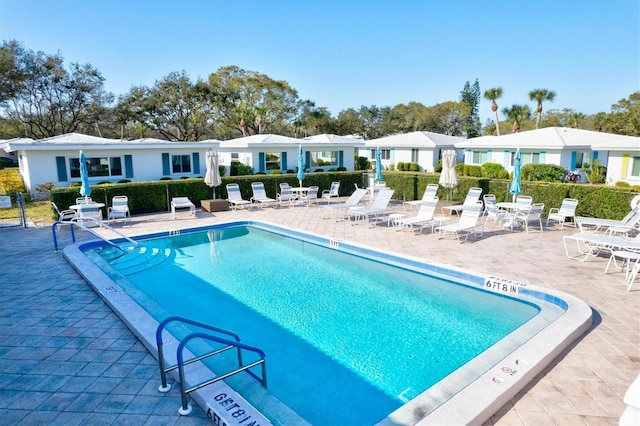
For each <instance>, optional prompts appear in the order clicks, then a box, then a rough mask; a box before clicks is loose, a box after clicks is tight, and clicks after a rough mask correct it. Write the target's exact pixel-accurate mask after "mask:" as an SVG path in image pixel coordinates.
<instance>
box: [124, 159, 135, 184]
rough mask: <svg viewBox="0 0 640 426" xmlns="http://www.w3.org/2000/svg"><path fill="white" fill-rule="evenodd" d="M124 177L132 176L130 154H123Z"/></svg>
mask: <svg viewBox="0 0 640 426" xmlns="http://www.w3.org/2000/svg"><path fill="white" fill-rule="evenodd" d="M124 177H125V178H127V179H131V178H133V157H132V156H131V155H130V154H126V155H125V156H124Z"/></svg>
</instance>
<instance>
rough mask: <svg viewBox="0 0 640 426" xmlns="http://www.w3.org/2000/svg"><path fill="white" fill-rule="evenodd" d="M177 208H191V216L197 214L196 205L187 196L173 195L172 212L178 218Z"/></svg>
mask: <svg viewBox="0 0 640 426" xmlns="http://www.w3.org/2000/svg"><path fill="white" fill-rule="evenodd" d="M176 209H189V214H190V215H191V216H194V217H195V215H196V206H195V205H194V204H193V203H192V202H191V200H189V198H187V197H173V198H172V199H171V214H172V215H173V218H174V219H175V218H176Z"/></svg>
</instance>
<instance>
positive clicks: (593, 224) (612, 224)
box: [576, 207, 640, 234]
mask: <svg viewBox="0 0 640 426" xmlns="http://www.w3.org/2000/svg"><path fill="white" fill-rule="evenodd" d="M576 223H577V224H578V228H580V231H582V232H598V231H604V232H615V233H619V234H628V233H629V231H631V230H632V229H635V228H637V227H639V226H640V207H636V208H635V209H632V210H631V211H630V212H629V213H627V215H626V216H625V217H624V218H623V219H622V220H613V219H600V218H595V217H582V216H576Z"/></svg>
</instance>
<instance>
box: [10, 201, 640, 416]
mask: <svg viewBox="0 0 640 426" xmlns="http://www.w3.org/2000/svg"><path fill="white" fill-rule="evenodd" d="M392 207H393V208H395V210H396V211H397V212H403V211H402V207H401V206H392ZM326 214H327V212H326V209H322V208H317V207H310V208H306V207H284V208H281V209H273V208H264V209H259V208H258V209H253V210H242V209H239V210H238V211H235V212H232V211H225V212H214V213H208V212H203V211H200V210H198V211H197V213H196V217H195V218H192V217H190V216H189V213H188V212H179V213H178V215H177V219H175V220H173V219H172V218H171V214H170V213H162V214H154V215H140V216H134V217H133V218H132V219H131V220H130V221H129V222H128V223H126V224H122V223H121V222H118V223H115V224H113V227H114V228H115V229H117V230H118V231H119V232H122V233H124V234H126V235H140V234H147V233H152V232H160V231H169V230H178V229H181V228H190V227H195V226H206V225H210V224H215V223H221V222H227V221H233V220H258V221H266V222H271V223H274V224H277V225H282V226H288V227H291V228H295V229H299V230H301V231H305V232H311V233H315V234H321V235H325V236H329V237H331V238H334V239H341V240H347V241H352V242H356V243H359V244H365V245H368V246H371V247H374V248H378V249H382V250H385V251H390V252H395V253H406V254H408V255H411V256H413V257H418V258H423V259H425V260H429V261H434V262H438V263H442V264H446V265H450V266H455V267H459V268H465V269H469V270H471V271H475V272H480V273H487V274H492V275H497V276H500V277H503V278H508V279H513V280H515V281H519V282H524V283H528V284H535V285H538V286H542V287H548V288H552V289H555V290H559V291H563V292H565V293H568V294H571V295H573V296H575V297H577V298H579V299H581V300H583V301H584V302H586V303H588V304H589V305H590V306H591V307H592V309H593V311H594V312H593V314H594V325H593V326H592V328H591V329H590V330H589V332H588V333H586V334H585V335H584V336H583V337H582V338H581V339H579V340H578V341H577V342H575V343H574V344H573V345H571V346H570V348H569V349H567V350H565V351H564V352H563V353H562V355H561V356H559V357H558V358H557V359H555V360H554V361H553V362H552V363H551V365H549V366H548V367H546V368H545V369H544V371H543V373H541V374H539V375H538V376H537V377H536V378H535V379H534V380H533V381H532V382H531V383H530V384H529V385H528V386H526V387H525V389H524V390H523V391H521V392H520V393H519V394H518V395H517V396H516V397H515V398H513V399H512V400H511V401H510V402H509V403H507V404H506V405H504V406H503V407H502V408H501V409H500V410H498V412H497V413H495V414H494V415H493V416H492V417H491V419H489V420H488V421H487V422H486V423H485V424H487V425H492V424H495V425H540V424H545V425H546V424H557V425H566V424H571V425H579V424H585V425H601V424H611V425H614V424H618V420H619V417H620V415H621V413H622V411H623V410H624V407H625V406H624V403H623V401H622V398H623V396H624V393H625V392H626V390H627V388H628V387H629V385H630V384H631V382H632V381H633V380H634V379H635V377H636V376H637V375H638V374H639V373H640V280H639V281H638V282H637V283H636V284H634V287H633V288H632V290H631V291H630V292H627V286H626V284H625V281H624V274H623V273H620V272H617V271H615V273H609V274H606V275H605V274H604V268H605V266H606V262H607V259H606V258H596V259H593V258H592V259H590V260H588V261H587V262H580V261H576V260H572V259H569V258H567V256H566V255H565V252H564V246H563V243H562V236H563V235H567V234H570V233H573V232H576V230H575V229H574V228H572V227H565V228H564V229H563V230H560V227H559V226H557V225H553V226H550V227H549V228H546V227H545V231H544V232H543V233H541V232H540V231H539V229H537V228H533V229H531V228H530V233H529V234H527V233H525V232H524V231H515V232H511V231H510V230H505V229H504V228H502V229H498V227H496V231H495V232H485V234H484V236H483V237H482V238H479V239H475V238H473V237H470V238H469V241H468V242H467V243H458V242H457V241H456V240H455V239H445V240H437V239H436V237H435V235H431V234H430V233H429V232H428V231H425V232H423V233H422V234H421V235H417V236H414V235H412V233H411V232H396V231H395V230H394V229H393V228H392V227H387V226H386V222H385V223H382V224H380V225H379V226H376V227H373V228H367V227H366V226H365V225H364V224H358V225H352V224H350V223H348V222H336V221H335V220H333V219H323V217H324V216H326ZM408 214H409V215H412V214H415V210H413V211H412V212H408ZM453 220H454V221H455V217H454V218H453ZM490 223H491V222H490ZM37 225H38V226H33V227H29V228H26V229H25V228H0V259H2V267H1V269H2V275H1V278H0V385H1V386H0V410H2V421H1V422H2V423H3V424H15V425H36V424H47V425H55V424H59V425H73V424H104V425H110V424H114V425H115V424H118V425H120V424H136V425H156V424H157V425H160V424H161V425H173V424H177V425H192V424H193V425H196V424H197V425H203V424H207V422H208V420H207V419H206V416H205V414H204V413H203V411H202V410H200V409H199V408H197V406H196V407H194V412H193V413H192V414H191V415H190V416H187V417H181V416H179V415H178V414H177V409H178V408H179V407H180V396H179V394H178V392H177V389H173V390H172V391H171V392H169V393H168V394H160V393H159V392H158V391H157V387H158V385H159V373H158V371H157V369H158V368H157V363H156V362H155V360H154V358H153V357H152V356H151V355H150V354H149V353H148V352H147V351H146V350H145V348H144V347H143V346H142V345H141V344H140V343H139V342H138V341H137V339H136V338H135V337H134V336H133V334H132V333H130V332H129V331H128V329H127V328H126V327H125V325H124V324H123V323H122V322H121V321H120V320H119V319H118V317H117V316H116V315H115V314H114V313H113V312H112V311H111V310H110V309H109V308H108V307H107V306H106V305H105V304H104V303H103V302H102V299H100V298H99V297H98V296H97V295H96V294H95V293H94V292H93V290H91V288H90V287H89V286H88V285H87V284H86V283H85V282H84V280H83V279H82V278H81V277H80V275H78V273H77V272H76V271H75V270H74V269H73V268H72V267H71V266H70V265H69V264H68V263H67V262H66V260H65V259H64V258H63V256H62V253H61V252H57V253H56V252H54V250H53V240H52V234H51V227H50V226H49V225H48V224H37ZM536 229H537V230H536ZM98 232H100V233H101V234H103V235H104V236H106V237H108V238H111V237H112V235H113V234H112V233H111V232H109V231H108V230H104V229H102V230H99V231H98ZM76 236H77V237H78V240H81V241H82V240H87V239H91V237H92V236H91V235H90V234H88V233H86V232H77V233H76ZM59 242H60V244H61V245H62V246H65V245H68V244H70V242H71V241H70V237H69V232H68V231H67V230H62V231H60V232H59Z"/></svg>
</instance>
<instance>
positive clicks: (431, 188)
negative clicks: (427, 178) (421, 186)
mask: <svg viewBox="0 0 640 426" xmlns="http://www.w3.org/2000/svg"><path fill="white" fill-rule="evenodd" d="M439 187H440V185H438V184H437V183H430V184H428V185H427V187H426V188H425V190H424V193H423V194H422V198H421V199H420V200H413V201H405V202H403V203H402V207H403V208H404V209H406V208H407V206H408V207H409V208H411V207H413V206H415V207H417V208H420V207H422V203H423V202H425V201H427V200H430V199H432V198H433V197H435V196H436V193H437V192H438V188H439Z"/></svg>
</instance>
